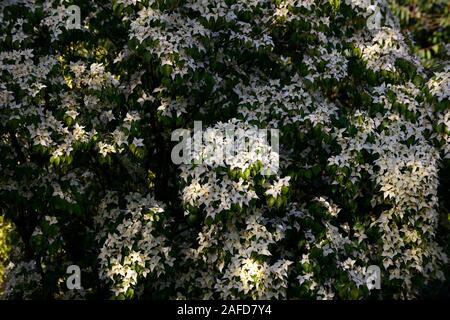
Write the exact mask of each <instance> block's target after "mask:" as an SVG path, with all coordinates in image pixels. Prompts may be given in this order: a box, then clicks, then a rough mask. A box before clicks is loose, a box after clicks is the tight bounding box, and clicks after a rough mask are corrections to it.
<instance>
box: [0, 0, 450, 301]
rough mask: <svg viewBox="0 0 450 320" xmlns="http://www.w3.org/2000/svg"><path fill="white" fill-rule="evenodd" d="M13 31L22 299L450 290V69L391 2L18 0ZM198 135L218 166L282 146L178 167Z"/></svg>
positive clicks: (11, 150) (12, 167) (10, 12)
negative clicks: (238, 138)
mask: <svg viewBox="0 0 450 320" xmlns="http://www.w3.org/2000/svg"><path fill="white" fill-rule="evenodd" d="M73 4H75V5H77V6H78V8H79V12H80V13H81V16H80V25H79V26H77V25H76V23H75V24H73V23H68V21H69V22H73V21H71V20H70V19H71V18H72V16H71V14H72V13H73V12H72V11H70V10H69V11H68V10H66V9H67V8H68V7H69V6H70V5H73ZM74 12H75V14H76V12H77V10H75V11H74ZM0 21H1V22H2V23H1V24H0V30H1V32H0V35H1V36H0V48H1V51H0V77H1V82H0V119H1V124H0V169H1V175H0V203H1V207H0V208H1V209H0V210H1V212H0V213H1V214H2V215H4V216H5V217H6V219H8V220H9V221H11V222H12V223H13V225H14V227H15V230H16V231H17V233H18V234H19V235H20V239H21V241H20V243H17V244H16V246H17V247H20V248H21V250H20V252H16V253H15V254H14V255H13V256H12V257H11V259H10V260H11V263H10V264H9V266H8V268H7V270H6V279H5V282H4V296H5V297H6V298H79V297H82V298H117V299H131V298H201V299H207V298H223V299H230V298H232V299H234V298H254V299H261V298H267V299H270V298H301V299H307V298H319V299H338V298H340V299H359V298H369V297H371V298H413V297H417V296H420V295H421V294H422V293H423V292H424V291H425V290H426V289H427V288H429V287H430V286H439V284H441V285H442V284H443V283H445V281H446V273H447V272H448V260H447V254H448V253H449V252H448V243H447V244H446V243H445V241H443V239H445V236H446V234H445V233H443V232H444V230H445V222H446V221H445V220H446V219H447V217H446V216H445V219H444V218H442V217H443V216H444V215H446V213H447V210H448V208H449V204H448V199H447V197H448V193H446V192H448V190H449V185H448V178H449V174H448V172H449V167H450V166H449V161H448V157H449V151H450V149H449V143H448V142H449V139H450V138H449V134H450V120H449V117H450V108H449V107H450V105H449V97H450V88H449V86H450V65H449V64H447V65H443V66H439V68H440V69H439V70H437V71H436V72H434V73H430V72H429V71H428V70H426V69H424V68H423V66H422V65H421V63H420V61H419V60H418V58H417V57H416V56H415V55H414V54H413V53H412V51H411V46H410V42H409V40H408V39H407V38H405V37H404V36H403V34H402V33H401V32H400V31H399V28H398V25H397V21H396V20H395V18H393V17H392V15H391V13H390V11H389V8H388V6H387V5H386V3H385V1H384V0H376V1H370V0H345V1H340V0H330V1H328V0H286V1H283V0H245V1H238V0H225V1H222V0H209V1H206V0H202V1H201V0H142V1H139V0H114V1H112V2H109V1H104V0H100V1H62V0H60V1H57V0H53V1H51V0H45V1H40V0H35V1H33V0H20V1H19V0H5V1H2V2H1V4H0ZM75 21H76V19H75ZM194 121H201V122H202V124H203V126H204V127H205V131H204V134H203V136H204V137H205V139H204V140H205V141H203V140H202V143H203V147H204V148H203V149H202V150H208V144H207V142H208V141H209V142H211V141H215V143H216V146H219V147H220V146H221V147H225V148H226V145H227V142H226V140H225V139H223V136H220V135H218V132H220V130H234V132H237V131H239V132H243V133H244V138H245V134H246V133H249V132H250V133H251V132H254V130H258V129H277V130H278V132H279V148H278V150H275V149H274V148H273V147H272V146H270V145H268V144H266V143H265V142H264V141H259V140H256V143H255V145H254V148H251V150H240V151H239V152H237V153H236V154H234V155H232V156H231V157H228V159H227V161H222V159H220V156H219V155H218V154H217V153H216V152H203V153H202V152H200V153H196V154H195V155H194V158H195V160H196V161H191V162H183V163H174V162H173V161H172V158H171V154H172V151H173V148H174V146H175V145H176V141H173V139H172V133H173V132H174V131H175V130H177V129H180V128H184V129H191V128H193V127H194ZM194 143H195V142H194ZM214 150H217V148H216V149H214ZM274 157H277V158H279V168H278V170H269V171H268V170H267V169H268V163H270V161H269V160H270V159H272V158H274ZM447 234H448V231H447ZM16 251H17V250H16ZM446 252H447V253H446ZM70 265H78V266H79V267H80V268H81V285H82V288H80V289H75V290H72V289H68V287H67V286H66V278H67V274H66V270H67V267H68V266H70ZM371 265H376V266H379V268H380V269H381V280H382V288H381V290H370V289H373V288H371V287H370V286H368V285H367V284H366V271H367V269H368V267H369V266H371Z"/></svg>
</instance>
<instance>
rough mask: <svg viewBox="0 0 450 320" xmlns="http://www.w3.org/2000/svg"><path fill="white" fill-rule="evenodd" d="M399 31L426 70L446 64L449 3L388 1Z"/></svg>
mask: <svg viewBox="0 0 450 320" xmlns="http://www.w3.org/2000/svg"><path fill="white" fill-rule="evenodd" d="M388 2H389V5H390V7H391V9H392V12H393V13H394V14H395V15H397V16H398V17H399V19H400V24H401V28H402V31H403V32H405V33H407V34H408V35H409V36H410V37H411V38H412V39H413V41H414V48H415V51H416V53H417V54H418V55H419V57H420V58H421V59H422V61H423V63H424V64H425V65H426V66H427V67H430V68H433V66H434V65H435V64H436V63H440V60H442V59H444V60H446V55H447V54H448V53H447V52H448V51H449V50H450V2H449V1H447V0H389V1H388Z"/></svg>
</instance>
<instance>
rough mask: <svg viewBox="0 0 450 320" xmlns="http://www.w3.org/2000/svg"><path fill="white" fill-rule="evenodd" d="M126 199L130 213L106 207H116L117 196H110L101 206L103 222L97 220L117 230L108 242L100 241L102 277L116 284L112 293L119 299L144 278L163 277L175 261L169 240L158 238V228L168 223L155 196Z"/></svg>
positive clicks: (135, 196)
mask: <svg viewBox="0 0 450 320" xmlns="http://www.w3.org/2000/svg"><path fill="white" fill-rule="evenodd" d="M125 199H126V201H127V206H126V209H124V210H119V209H117V208H113V209H108V207H107V206H106V207H105V205H107V204H108V203H114V195H113V194H109V195H108V196H107V198H106V199H105V202H104V204H102V206H101V211H100V212H99V214H100V215H101V218H100V217H99V218H97V219H99V220H98V221H100V223H104V224H105V223H107V222H106V221H110V222H109V223H108V226H109V228H111V227H114V229H113V231H110V232H108V234H107V236H106V237H105V238H102V237H100V239H99V240H100V243H102V247H101V249H100V254H99V259H100V277H101V279H104V280H107V281H110V282H112V291H113V293H114V295H116V296H118V295H120V294H126V293H127V291H128V290H129V289H130V288H132V289H134V288H135V287H136V286H137V284H138V280H139V279H140V278H146V277H147V276H148V275H149V274H155V275H156V277H159V276H161V274H164V273H165V272H166V268H167V267H172V266H173V264H174V261H175V259H174V257H172V256H171V247H170V245H169V244H168V243H167V239H166V238H165V237H164V236H163V235H159V234H157V233H156V230H155V226H154V224H156V223H158V222H162V223H163V226H162V227H164V224H165V223H166V222H163V221H160V220H163V219H165V218H164V216H163V213H164V209H163V208H162V207H161V206H160V205H159V204H158V203H157V202H156V201H155V200H154V199H153V197H152V196H151V195H147V196H143V195H141V194H139V193H131V194H129V195H127V196H126V197H125ZM109 210H111V212H109ZM109 218H114V220H109ZM101 227H102V228H100V229H99V231H100V232H101V233H99V235H102V234H105V231H104V230H105V229H103V228H105V226H101ZM109 228H108V227H107V229H109ZM102 230H103V232H102ZM109 230H111V229H109ZM97 238H99V236H97Z"/></svg>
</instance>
